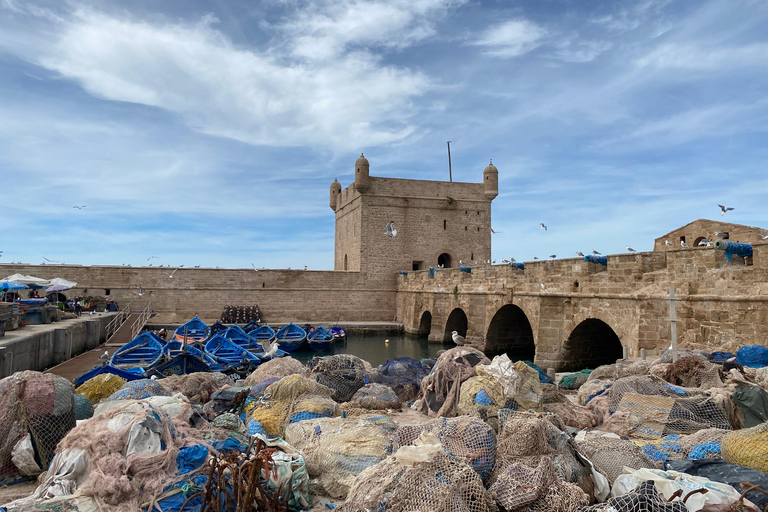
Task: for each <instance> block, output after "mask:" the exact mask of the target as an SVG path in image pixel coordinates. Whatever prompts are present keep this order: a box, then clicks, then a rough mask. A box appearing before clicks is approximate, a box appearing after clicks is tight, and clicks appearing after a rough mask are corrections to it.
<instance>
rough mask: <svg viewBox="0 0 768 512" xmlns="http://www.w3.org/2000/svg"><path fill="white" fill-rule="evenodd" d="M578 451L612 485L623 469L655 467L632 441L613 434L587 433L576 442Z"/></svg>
mask: <svg viewBox="0 0 768 512" xmlns="http://www.w3.org/2000/svg"><path fill="white" fill-rule="evenodd" d="M578 439H579V438H578V437H577V442H578V446H579V451H580V452H581V453H583V454H584V455H585V456H586V457H587V458H588V459H589V460H590V461H591V462H592V464H594V465H595V468H597V469H598V470H599V471H600V472H601V473H603V474H604V475H605V476H606V477H608V481H609V482H610V483H611V485H613V482H614V481H615V480H616V477H618V476H619V475H620V474H622V473H623V470H624V468H625V467H628V468H631V469H640V468H653V467H656V465H655V464H654V463H653V462H652V461H651V460H650V459H649V458H648V456H647V455H646V454H645V453H644V452H643V450H642V448H640V447H639V446H637V445H636V444H635V443H633V442H632V441H629V440H627V439H621V438H620V437H619V436H617V435H615V434H609V433H602V432H589V433H587V434H586V435H585V436H584V437H583V440H578Z"/></svg>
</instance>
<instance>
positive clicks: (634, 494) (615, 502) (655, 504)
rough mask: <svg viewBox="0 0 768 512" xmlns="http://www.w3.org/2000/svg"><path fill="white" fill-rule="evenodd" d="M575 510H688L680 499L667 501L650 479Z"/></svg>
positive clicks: (654, 511) (603, 511)
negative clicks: (621, 493) (622, 492)
mask: <svg viewBox="0 0 768 512" xmlns="http://www.w3.org/2000/svg"><path fill="white" fill-rule="evenodd" d="M575 512H688V508H686V506H685V504H684V503H683V502H682V501H672V502H669V503H667V500H665V499H664V498H663V497H662V496H661V495H660V494H659V492H658V491H657V490H656V487H655V485H654V483H653V482H652V481H648V482H643V483H641V484H640V485H638V486H637V487H636V488H635V489H633V490H632V491H630V492H628V493H627V494H623V495H621V496H615V497H613V498H610V499H609V500H608V501H606V502H605V503H599V504H597V505H592V506H584V507H579V508H577V509H576V511H575Z"/></svg>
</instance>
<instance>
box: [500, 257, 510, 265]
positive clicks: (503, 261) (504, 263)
mask: <svg viewBox="0 0 768 512" xmlns="http://www.w3.org/2000/svg"><path fill="white" fill-rule="evenodd" d="M501 263H502V264H503V265H509V260H505V259H504V258H501Z"/></svg>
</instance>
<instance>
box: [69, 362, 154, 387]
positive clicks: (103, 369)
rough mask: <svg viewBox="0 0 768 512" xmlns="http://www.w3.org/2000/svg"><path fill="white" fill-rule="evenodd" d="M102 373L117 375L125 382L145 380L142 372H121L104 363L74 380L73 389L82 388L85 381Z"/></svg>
mask: <svg viewBox="0 0 768 512" xmlns="http://www.w3.org/2000/svg"><path fill="white" fill-rule="evenodd" d="M133 369H134V368H131V370H133ZM136 369H140V368H136ZM102 373H111V374H112V375H117V376H118V377H120V378H121V379H123V380H124V381H126V382H130V381H132V380H139V379H146V378H147V376H146V374H145V373H144V372H137V371H128V370H121V369H120V368H115V367H114V366H110V365H109V364H107V363H104V364H102V365H101V366H97V367H96V368H94V369H93V370H89V371H87V372H85V373H84V374H82V375H81V376H79V377H78V378H76V379H75V381H74V384H75V387H78V386H82V385H83V384H85V382H86V381H89V380H91V379H92V378H94V377H95V376H97V375H101V374H102Z"/></svg>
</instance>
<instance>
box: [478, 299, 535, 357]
mask: <svg viewBox="0 0 768 512" xmlns="http://www.w3.org/2000/svg"><path fill="white" fill-rule="evenodd" d="M501 354H507V355H508V356H509V358H510V359H511V360H512V361H521V360H526V361H533V358H534V356H535V355H536V345H535V344H534V342H533V329H532V328H531V323H530V322H529V321H528V317H527V316H526V314H525V312H524V311H523V310H522V309H520V307H518V306H516V305H514V304H507V305H505V306H502V307H501V308H499V310H498V311H496V314H495V315H493V318H492V319H491V323H490V324H489V325H488V333H487V334H486V336H485V355H487V356H488V357H493V356H497V355H501Z"/></svg>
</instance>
